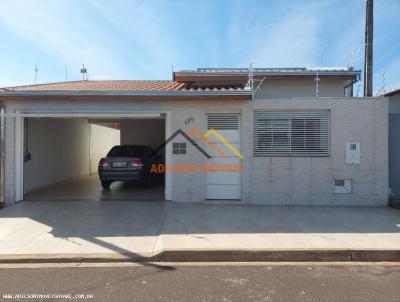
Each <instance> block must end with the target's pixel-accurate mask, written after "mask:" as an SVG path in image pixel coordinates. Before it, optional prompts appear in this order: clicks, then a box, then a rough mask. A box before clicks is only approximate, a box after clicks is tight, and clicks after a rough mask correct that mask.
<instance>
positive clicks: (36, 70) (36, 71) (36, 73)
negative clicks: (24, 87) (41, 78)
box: [35, 65, 39, 85]
mask: <svg viewBox="0 0 400 302" xmlns="http://www.w3.org/2000/svg"><path fill="white" fill-rule="evenodd" d="M38 71H39V69H38V68H37V65H35V85H36V84H37V76H38Z"/></svg>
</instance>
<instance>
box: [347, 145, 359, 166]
mask: <svg viewBox="0 0 400 302" xmlns="http://www.w3.org/2000/svg"><path fill="white" fill-rule="evenodd" d="M360 157H361V150H360V143H346V164H348V165H358V164H359V163H360V160H361V159H360Z"/></svg>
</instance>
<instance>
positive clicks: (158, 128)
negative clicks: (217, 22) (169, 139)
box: [121, 119, 165, 149]
mask: <svg viewBox="0 0 400 302" xmlns="http://www.w3.org/2000/svg"><path fill="white" fill-rule="evenodd" d="M164 140H165V121H164V119H136V120H134V119H132V120H123V121H121V144H123V145H148V146H151V147H153V148H154V149H156V148H157V147H158V146H160V145H161V144H162V143H163V142H164Z"/></svg>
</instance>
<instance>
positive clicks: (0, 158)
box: [0, 103, 6, 208]
mask: <svg viewBox="0 0 400 302" xmlns="http://www.w3.org/2000/svg"><path fill="white" fill-rule="evenodd" d="M5 111H6V110H5V106H4V104H3V103H0V208H3V207H5V205H6V201H5V167H4V164H5V162H6V153H5V150H6V148H5V142H6V137H5V134H6V132H5V126H6V118H5Z"/></svg>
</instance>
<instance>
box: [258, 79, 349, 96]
mask: <svg viewBox="0 0 400 302" xmlns="http://www.w3.org/2000/svg"><path fill="white" fill-rule="evenodd" d="M348 83H349V80H343V79H339V78H327V77H323V78H322V77H321V78H320V82H319V88H318V90H319V93H318V94H319V96H320V97H344V96H345V95H344V93H345V91H344V90H345V89H344V87H345V86H346V84H348ZM256 95H257V98H260V99H273V98H285V97H286V98H289V97H315V96H316V86H315V82H314V77H310V78H308V79H265V80H264V81H263V82H262V84H261V85H260V87H259V89H258V90H257V92H256Z"/></svg>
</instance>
